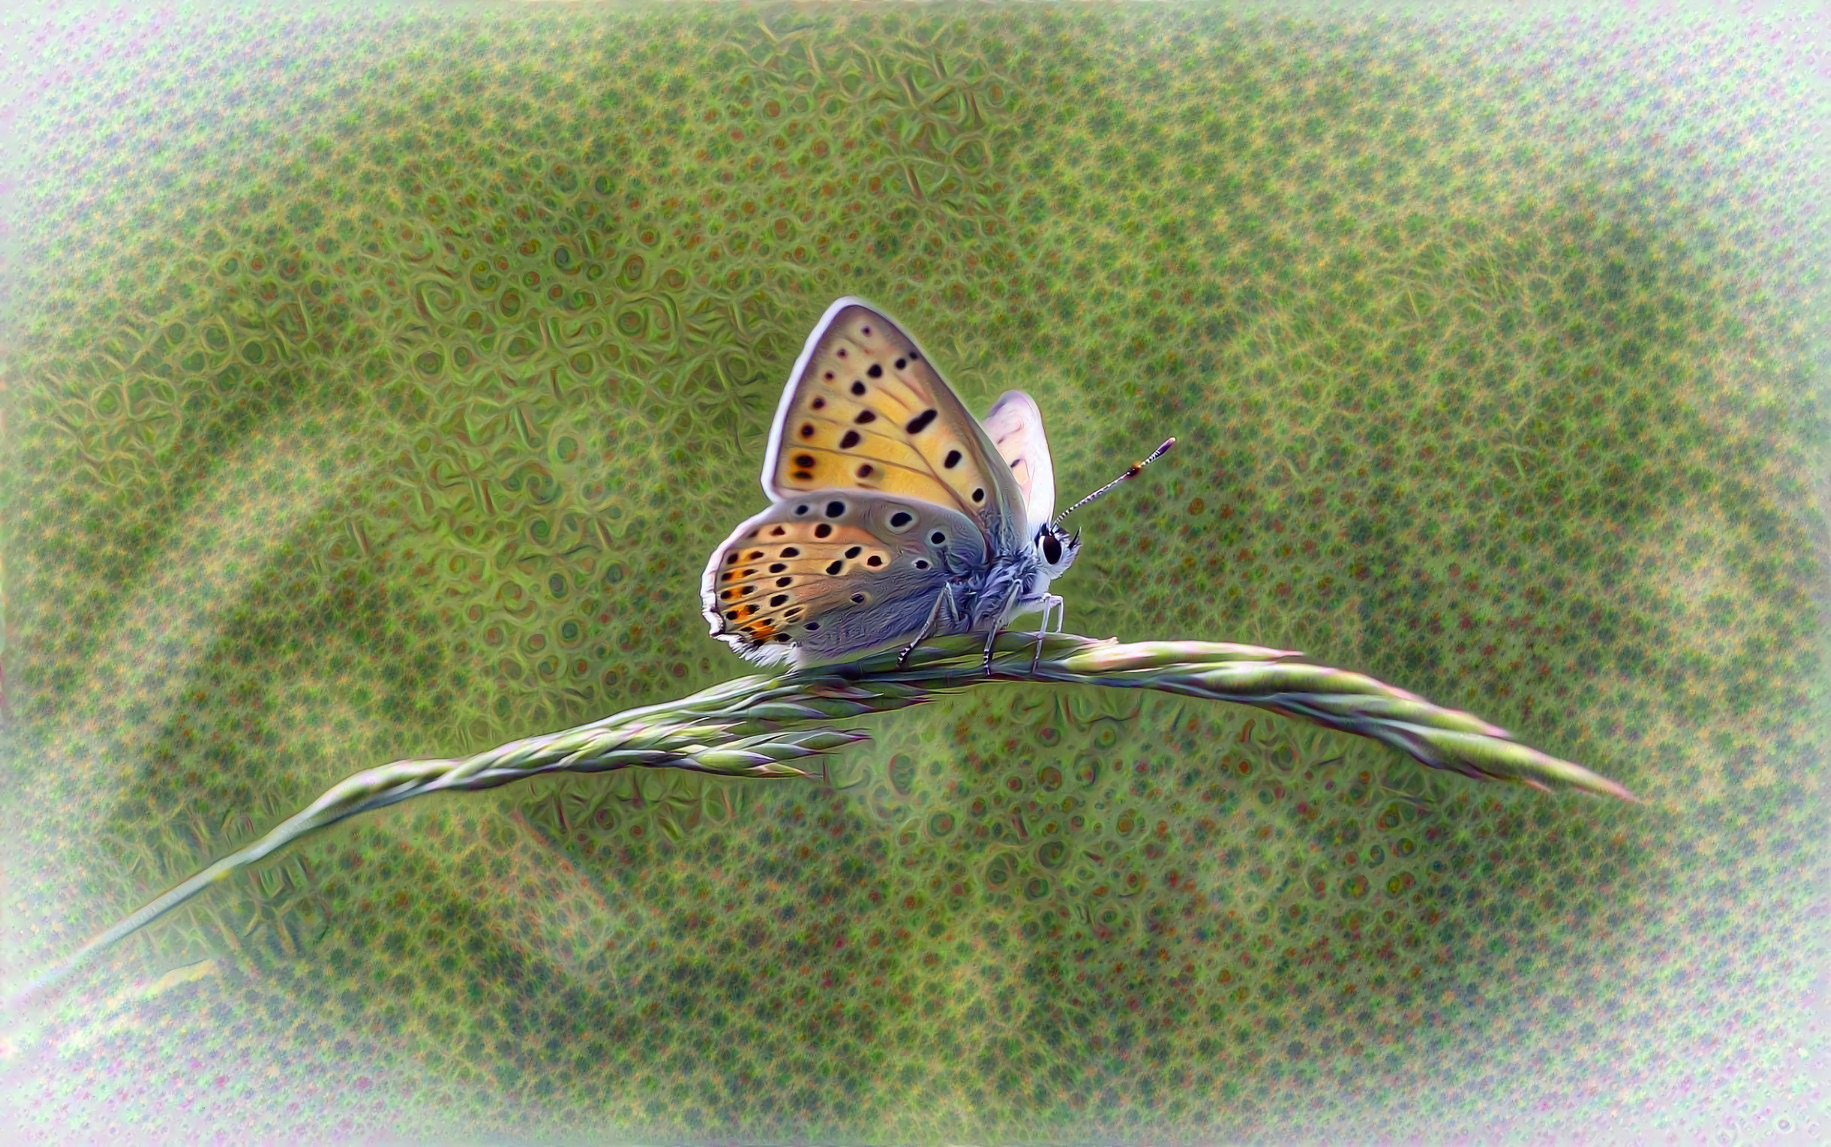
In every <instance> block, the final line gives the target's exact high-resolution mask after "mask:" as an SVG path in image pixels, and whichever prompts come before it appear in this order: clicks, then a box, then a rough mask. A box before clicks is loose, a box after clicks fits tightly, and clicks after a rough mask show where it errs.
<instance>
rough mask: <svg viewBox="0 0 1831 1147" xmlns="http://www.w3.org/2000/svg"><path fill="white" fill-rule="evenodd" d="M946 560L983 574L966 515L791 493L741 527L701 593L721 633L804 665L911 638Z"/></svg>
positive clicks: (856, 493)
mask: <svg viewBox="0 0 1831 1147" xmlns="http://www.w3.org/2000/svg"><path fill="white" fill-rule="evenodd" d="M950 558H951V559H952V560H953V561H954V562H955V563H956V564H957V565H958V564H965V565H967V566H971V567H975V568H977V567H982V566H983V565H984V564H985V561H986V550H985V543H984V539H983V537H982V535H981V534H980V532H979V528H978V526H977V525H975V524H974V523H973V522H972V521H971V520H970V519H968V518H967V517H966V516H965V515H963V514H961V513H959V512H958V511H955V510H952V509H949V508H947V507H944V506H936V505H928V504H924V503H921V502H918V501H915V500H914V499H906V498H901V497H895V496H889V495H885V494H881V493H878V492H875V491H867V490H817V491H810V492H808V493H806V494H801V495H795V496H791V497H790V498H788V499H787V500H785V501H781V502H777V503H776V504H775V505H773V506H771V507H770V508H769V509H767V510H765V511H763V512H762V513H761V514H758V515H757V516H756V517H754V518H751V519H750V520H749V521H747V522H745V523H744V524H743V525H741V526H739V527H738V528H737V529H736V530H734V531H733V532H732V534H731V536H730V537H729V538H727V539H726V540H725V544H724V545H722V546H720V547H719V548H718V549H717V550H716V551H714V553H713V555H712V561H711V562H710V563H709V564H708V565H707V567H706V573H705V577H704V579H703V580H702V581H701V583H700V596H701V599H702V601H703V603H704V606H705V615H706V619H707V620H708V621H710V622H711V623H712V633H713V636H715V637H717V638H719V639H720V640H721V641H724V642H726V643H727V644H729V645H730V646H731V647H732V648H733V649H734V650H736V651H737V652H738V653H740V654H741V655H743V656H744V657H747V658H749V659H750V660H752V661H759V662H762V663H764V664H769V663H772V662H777V661H783V660H787V659H788V658H790V657H791V656H792V657H794V658H795V660H796V661H798V662H800V663H803V664H805V663H807V662H808V661H810V660H824V659H829V658H836V657H843V656H846V655H849V654H854V653H862V652H865V651H867V650H870V649H876V648H879V647H882V646H885V645H888V644H892V643H895V642H898V641H907V640H910V639H911V638H913V637H914V636H915V635H916V633H917V632H918V631H919V630H920V629H921V628H922V625H923V623H924V622H926V621H927V620H928V614H929V610H930V608H931V607H932V606H933V605H934V602H935V600H936V598H937V596H938V595H939V594H940V593H941V592H942V587H943V585H944V584H945V582H946V580H947V568H948V561H949V560H950Z"/></svg>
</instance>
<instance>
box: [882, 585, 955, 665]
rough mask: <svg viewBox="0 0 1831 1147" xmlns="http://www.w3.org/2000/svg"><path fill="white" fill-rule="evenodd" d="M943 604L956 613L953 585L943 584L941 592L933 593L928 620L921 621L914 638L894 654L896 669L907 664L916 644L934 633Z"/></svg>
mask: <svg viewBox="0 0 1831 1147" xmlns="http://www.w3.org/2000/svg"><path fill="white" fill-rule="evenodd" d="M943 604H945V605H946V606H947V607H948V609H949V610H953V611H956V613H957V611H958V608H959V607H958V606H956V605H954V587H953V586H952V585H946V586H943V587H942V588H941V592H940V593H938V594H936V595H935V606H934V608H933V609H931V610H929V611H928V620H927V621H925V622H923V623H922V628H921V630H920V631H919V632H917V634H916V635H915V640H914V641H911V642H910V643H909V644H908V645H905V646H903V651H902V652H901V653H899V654H897V655H896V667H897V668H898V669H901V668H903V666H905V665H906V664H908V662H909V655H910V654H911V653H914V652H915V647H916V646H918V645H920V644H922V643H923V642H924V641H927V640H928V639H929V638H930V637H932V636H933V635H934V632H935V627H936V626H937V625H939V624H940V622H941V606H942V605H943Z"/></svg>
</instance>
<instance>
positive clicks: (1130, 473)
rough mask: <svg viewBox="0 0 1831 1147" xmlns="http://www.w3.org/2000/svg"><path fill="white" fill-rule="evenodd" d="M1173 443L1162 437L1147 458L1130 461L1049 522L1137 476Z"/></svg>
mask: <svg viewBox="0 0 1831 1147" xmlns="http://www.w3.org/2000/svg"><path fill="white" fill-rule="evenodd" d="M1174 445H1176V439H1174V438H1166V439H1164V440H1163V445H1162V446H1159V447H1158V448H1157V449H1155V450H1153V451H1151V456H1150V457H1149V458H1146V459H1145V460H1144V461H1142V462H1134V463H1132V468H1131V469H1129V470H1127V471H1126V472H1125V473H1123V474H1121V475H1119V476H1118V477H1117V478H1114V479H1113V480H1112V481H1110V482H1108V483H1107V484H1106V485H1104V486H1102V487H1100V488H1099V489H1098V490H1095V491H1094V492H1093V493H1091V494H1089V495H1087V497H1085V498H1082V499H1081V500H1080V501H1078V502H1076V503H1075V504H1074V505H1072V506H1070V507H1068V508H1067V509H1066V510H1063V511H1062V512H1061V513H1059V514H1057V515H1056V516H1055V521H1054V522H1052V523H1050V524H1051V525H1056V526H1059V525H1061V524H1062V519H1063V518H1066V517H1067V516H1068V515H1070V514H1072V513H1074V512H1075V511H1076V510H1078V509H1080V508H1081V507H1082V506H1085V505H1086V504H1087V503H1089V502H1091V501H1093V500H1094V499H1095V498H1100V497H1104V496H1105V495H1106V493H1107V492H1108V491H1109V490H1111V489H1112V488H1113V487H1114V486H1117V485H1118V484H1119V483H1121V482H1123V481H1125V480H1126V479H1128V478H1136V477H1137V476H1138V471H1140V470H1142V469H1144V468H1145V467H1146V466H1149V465H1150V464H1151V463H1153V462H1155V461H1157V460H1158V459H1159V458H1162V457H1163V456H1164V454H1165V453H1167V452H1168V451H1169V449H1170V447H1172V446H1174Z"/></svg>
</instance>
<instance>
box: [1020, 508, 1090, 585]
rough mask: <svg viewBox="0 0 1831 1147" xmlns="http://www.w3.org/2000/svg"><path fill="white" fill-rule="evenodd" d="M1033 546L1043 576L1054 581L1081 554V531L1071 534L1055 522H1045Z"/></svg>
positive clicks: (1037, 533) (1037, 532) (1038, 531)
mask: <svg viewBox="0 0 1831 1147" xmlns="http://www.w3.org/2000/svg"><path fill="white" fill-rule="evenodd" d="M1031 544H1032V545H1033V546H1035V547H1036V561H1037V564H1038V565H1040V566H1041V567H1042V572H1043V576H1044V577H1045V578H1046V579H1048V580H1051V581H1053V580H1054V579H1056V578H1058V577H1061V576H1062V574H1063V573H1064V572H1065V571H1066V570H1067V569H1068V567H1069V566H1071V565H1073V564H1074V556H1075V555H1076V554H1078V553H1080V552H1081V531H1079V530H1076V531H1075V532H1074V533H1072V534H1070V533H1069V532H1068V531H1067V530H1064V529H1061V528H1060V527H1058V526H1056V525H1055V524H1054V523H1053V522H1044V523H1043V525H1042V527H1041V528H1040V529H1038V530H1037V531H1036V537H1035V538H1034V539H1033V540H1032V542H1031Z"/></svg>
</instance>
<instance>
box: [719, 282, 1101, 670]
mask: <svg viewBox="0 0 1831 1147" xmlns="http://www.w3.org/2000/svg"><path fill="white" fill-rule="evenodd" d="M763 490H764V493H766V494H767V495H768V496H769V498H770V500H771V505H770V506H769V508H768V509H766V510H764V511H763V512H761V513H759V514H757V515H756V516H755V517H752V518H751V519H749V520H748V521H746V522H744V523H743V524H742V525H740V526H738V528H737V529H736V530H734V531H733V532H732V534H731V536H730V537H729V538H727V539H726V540H725V542H724V544H723V545H721V546H720V547H719V548H718V549H717V550H715V551H714V552H713V554H712V559H711V561H710V562H709V563H708V564H707V567H706V572H705V576H704V578H703V579H702V580H701V584H700V590H701V597H702V600H703V602H704V606H705V616H706V618H707V620H708V621H709V622H710V623H711V626H712V633H713V636H715V637H718V638H719V639H720V640H722V641H724V642H726V643H727V644H729V645H730V646H731V647H732V648H733V649H734V650H736V651H737V652H738V653H739V654H740V655H741V656H743V657H745V658H747V659H749V660H752V661H756V662H759V663H762V664H771V663H775V662H781V661H787V660H793V661H794V662H795V663H797V664H801V665H807V664H816V663H820V662H826V661H833V660H840V659H844V658H849V657H853V656H856V655H858V654H862V653H866V652H870V651H873V650H876V649H882V648H886V647H891V646H895V645H899V644H901V645H905V646H909V645H913V644H914V643H915V642H917V641H919V640H921V639H922V638H924V637H926V636H928V635H933V634H943V635H945V634H958V633H986V634H988V635H994V634H996V633H997V632H998V630H999V629H1000V628H1001V627H1002V626H1003V625H1004V623H1005V622H1006V621H1008V620H1010V619H1011V618H1012V617H1013V616H1016V615H1018V614H1021V613H1024V612H1028V611H1032V610H1042V611H1043V612H1044V623H1045V628H1047V622H1048V615H1049V611H1051V610H1059V608H1060V605H1061V599H1060V598H1058V597H1056V596H1055V595H1054V594H1051V593H1049V592H1048V587H1049V583H1050V581H1051V580H1053V579H1054V578H1056V577H1059V576H1060V575H1061V574H1062V572H1063V571H1065V570H1066V569H1067V568H1068V566H1069V564H1070V563H1072V562H1073V561H1074V557H1075V554H1076V552H1077V550H1078V546H1079V539H1078V538H1076V537H1070V536H1069V535H1067V534H1065V533H1064V532H1062V531H1061V530H1059V529H1057V528H1056V527H1055V526H1054V525H1052V524H1050V522H1049V514H1050V511H1051V510H1052V509H1053V508H1054V501H1055V490H1054V471H1053V468H1052V465H1051V462H1050V458H1049V449H1048V444H1047V442H1046V440H1045V439H1044V436H1043V428H1042V416H1041V414H1040V413H1039V412H1038V410H1037V407H1036V403H1035V402H1033V401H1032V400H1031V399H1030V398H1029V396H1027V395H1025V394H1024V393H1023V392H1021V391H1009V392H1007V393H1006V394H1004V395H1003V396H1001V397H1000V398H999V399H998V401H997V402H995V403H994V404H993V405H992V409H991V410H990V411H989V412H988V413H987V415H986V418H985V421H984V422H983V423H982V422H981V421H979V420H978V419H975V418H974V417H973V416H972V415H971V414H969V413H968V412H967V410H966V408H965V406H964V405H963V404H962V403H961V401H960V399H959V397H958V396H957V395H955V394H954V392H953V389H952V388H951V387H949V386H948V384H947V383H946V381H945V380H943V379H942V378H941V376H940V374H939V373H938V372H937V371H936V370H935V369H934V367H933V366H932V365H931V364H930V363H929V361H928V357H927V355H926V354H925V353H923V351H922V350H921V348H920V347H919V346H917V345H916V343H915V341H914V340H913V339H912V338H910V337H909V336H908V335H907V334H905V333H903V331H902V330H900V329H899V328H898V327H897V326H896V325H895V324H894V323H893V322H891V320H890V319H888V318H887V317H885V316H884V315H883V314H882V313H881V312H879V311H877V310H876V308H874V307H872V306H871V305H870V304H868V303H865V302H862V301H860V300H858V299H840V300H838V301H837V302H835V303H834V304H833V305H832V306H831V307H829V308H828V309H827V312H826V314H825V315H824V316H822V318H821V320H820V323H819V324H818V325H817V326H816V327H815V328H814V332H813V334H811V335H810V336H809V337H808V341H807V345H806V347H804V348H803V350H802V352H801V356H800V358H798V359H797V360H796V362H795V368H794V371H793V373H792V374H791V376H790V378H789V383H788V386H787V388H786V389H785V390H784V392H783V395H782V401H781V404H780V406H779V407H778V409H777V411H776V420H775V424H774V425H773V426H772V427H771V430H770V438H769V449H768V451H767V453H766V455H765V458H764V463H763ZM987 647H988V649H989V648H990V643H989V641H988V646H987Z"/></svg>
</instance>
